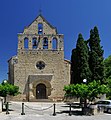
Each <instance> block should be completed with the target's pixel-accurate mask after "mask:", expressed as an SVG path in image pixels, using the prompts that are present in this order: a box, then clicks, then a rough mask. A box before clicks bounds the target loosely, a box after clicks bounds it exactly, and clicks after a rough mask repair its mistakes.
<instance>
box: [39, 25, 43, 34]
mask: <svg viewBox="0 0 111 120" xmlns="http://www.w3.org/2000/svg"><path fill="white" fill-rule="evenodd" d="M38 34H39V35H41V34H43V24H42V23H39V24H38Z"/></svg>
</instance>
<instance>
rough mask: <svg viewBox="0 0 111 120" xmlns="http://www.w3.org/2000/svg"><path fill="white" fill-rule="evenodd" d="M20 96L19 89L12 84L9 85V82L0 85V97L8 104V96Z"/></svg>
mask: <svg viewBox="0 0 111 120" xmlns="http://www.w3.org/2000/svg"><path fill="white" fill-rule="evenodd" d="M17 94H19V87H18V86H14V85H12V84H9V83H8V82H6V83H4V82H3V83H2V84H0V96H2V97H4V98H5V102H6V97H7V95H13V96H15V95H17Z"/></svg>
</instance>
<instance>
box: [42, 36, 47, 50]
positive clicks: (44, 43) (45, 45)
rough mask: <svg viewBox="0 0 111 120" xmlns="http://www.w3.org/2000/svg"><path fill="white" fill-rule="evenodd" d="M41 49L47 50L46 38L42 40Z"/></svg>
mask: <svg viewBox="0 0 111 120" xmlns="http://www.w3.org/2000/svg"><path fill="white" fill-rule="evenodd" d="M43 49H48V39H47V38H44V39H43Z"/></svg>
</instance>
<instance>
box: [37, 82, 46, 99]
mask: <svg viewBox="0 0 111 120" xmlns="http://www.w3.org/2000/svg"><path fill="white" fill-rule="evenodd" d="M46 98H47V97H46V86H45V85H44V84H42V83H40V84H38V85H37V86H36V99H46Z"/></svg>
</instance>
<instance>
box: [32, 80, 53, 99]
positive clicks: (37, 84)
mask: <svg viewBox="0 0 111 120" xmlns="http://www.w3.org/2000/svg"><path fill="white" fill-rule="evenodd" d="M51 91H52V87H51V83H50V82H49V81H46V80H40V81H34V82H33V95H34V97H35V98H36V99H49V96H50V95H51Z"/></svg>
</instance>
